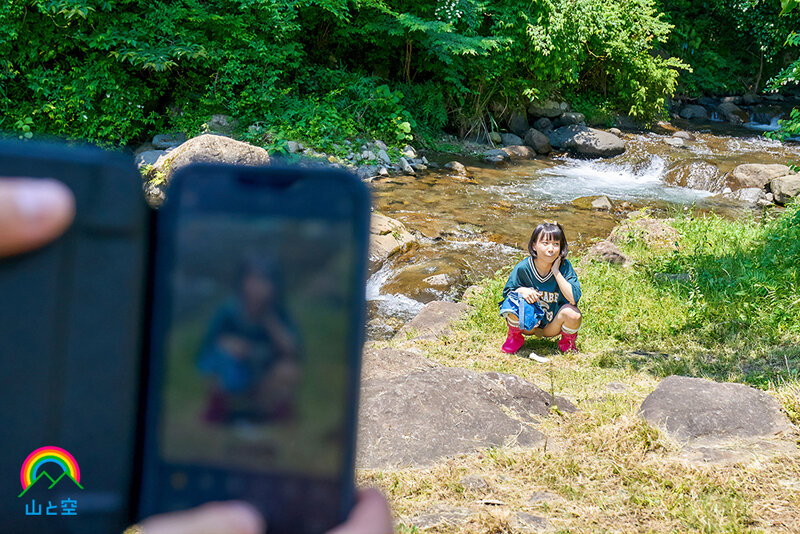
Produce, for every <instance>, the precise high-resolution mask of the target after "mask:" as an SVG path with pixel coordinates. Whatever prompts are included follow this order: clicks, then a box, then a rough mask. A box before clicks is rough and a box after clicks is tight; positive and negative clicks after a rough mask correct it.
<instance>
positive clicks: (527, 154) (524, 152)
mask: <svg viewBox="0 0 800 534" xmlns="http://www.w3.org/2000/svg"><path fill="white" fill-rule="evenodd" d="M498 150H500V151H501V152H503V153H504V154H506V156H508V159H510V160H515V159H533V158H535V157H536V150H534V149H532V148H530V147H528V146H525V145H512V146H504V147H503V148H500V149H498Z"/></svg>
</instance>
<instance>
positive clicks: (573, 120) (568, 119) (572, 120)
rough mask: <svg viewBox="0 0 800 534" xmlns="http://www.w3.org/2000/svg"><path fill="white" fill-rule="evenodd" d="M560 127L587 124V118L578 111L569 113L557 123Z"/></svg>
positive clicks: (562, 116)
mask: <svg viewBox="0 0 800 534" xmlns="http://www.w3.org/2000/svg"><path fill="white" fill-rule="evenodd" d="M557 124H558V126H566V125H569V124H586V116H585V115H584V114H583V113H578V112H577V111H567V112H566V113H564V114H563V115H561V117H559V118H558V121H557Z"/></svg>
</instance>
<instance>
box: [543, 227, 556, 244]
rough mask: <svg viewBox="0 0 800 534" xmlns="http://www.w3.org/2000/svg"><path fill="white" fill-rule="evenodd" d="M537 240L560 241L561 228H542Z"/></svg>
mask: <svg viewBox="0 0 800 534" xmlns="http://www.w3.org/2000/svg"><path fill="white" fill-rule="evenodd" d="M539 241H558V242H561V230H559V229H558V227H556V228H553V229H548V230H545V229H543V230H542V233H541V234H539Z"/></svg>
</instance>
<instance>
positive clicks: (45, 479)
mask: <svg viewBox="0 0 800 534" xmlns="http://www.w3.org/2000/svg"><path fill="white" fill-rule="evenodd" d="M70 481H72V484H73V485H75V486H77V487H78V488H80V489H83V486H81V485H80V484H79V483H78V482H77V481H76V480H75V479H74V478H72V477H71V476H70V474H69V473H67V472H66V471H64V472H63V473H61V475H60V476H59V477H58V478H56V479H53V477H51V476H50V473H48V472H47V471H42V472H41V473H39V475H38V476H37V477H36V480H34V481H33V484H30V485H29V486H28V487H27V488H25V489H24V490H22V493H20V494H19V495H17V497H22V496H23V495H25V494H26V493H27V492H28V490H29V489H31V488H32V487H34V486H35V485H36V484H37V483H38V484H40V486H39V487H42V486H45V485H46V486H47V489H53V488H55V487H56V486H61V487H63V486H65V485H69V483H70Z"/></svg>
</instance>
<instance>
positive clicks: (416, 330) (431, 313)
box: [395, 300, 468, 341]
mask: <svg viewBox="0 0 800 534" xmlns="http://www.w3.org/2000/svg"><path fill="white" fill-rule="evenodd" d="M467 308H468V306H467V304H465V303H463V302H447V301H444V300H434V301H433V302H429V303H427V304H426V305H425V307H424V308H422V310H421V311H420V312H419V313H418V314H417V316H416V317H414V318H413V319H411V321H409V322H408V323H406V324H405V325H403V328H401V329H400V330H399V331H398V332H397V334H395V339H397V340H400V341H406V340H410V339H434V338H436V337H438V336H443V335H448V334H449V333H450V328H449V325H450V322H451V321H456V320H458V319H460V318H461V317H463V316H464V313H465V312H466V311H467Z"/></svg>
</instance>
